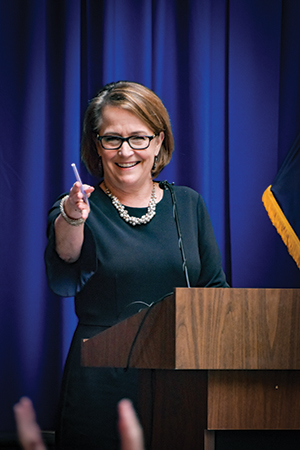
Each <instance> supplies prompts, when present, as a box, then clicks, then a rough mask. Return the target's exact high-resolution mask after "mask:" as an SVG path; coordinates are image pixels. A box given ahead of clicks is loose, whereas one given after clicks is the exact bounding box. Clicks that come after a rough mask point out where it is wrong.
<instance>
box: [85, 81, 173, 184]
mask: <svg viewBox="0 0 300 450" xmlns="http://www.w3.org/2000/svg"><path fill="white" fill-rule="evenodd" d="M107 105H111V106H117V107H119V108H123V109H126V110H128V111H130V112H131V113H133V114H135V115H136V116H137V117H138V118H140V119H141V120H142V121H143V122H144V123H145V124H146V125H147V126H148V127H149V128H150V129H151V130H152V131H153V134H156V135H159V133H160V132H161V131H163V132H164V140H163V142H162V145H161V149H160V152H159V154H158V158H157V162H156V168H155V169H154V170H153V171H152V176H153V178H155V177H157V175H158V174H159V173H160V172H161V170H162V169H163V168H164V167H165V166H166V165H167V164H169V162H170V160H171V156H172V153H173V150H174V138H173V133H172V129H171V123H170V118H169V114H168V112H167V110H166V108H165V107H164V105H163V103H162V101H161V100H160V98H159V97H158V96H157V95H156V94H155V93H154V92H153V91H151V89H148V88H147V87H145V86H143V85H142V84H139V83H134V82H130V81H118V82H115V83H110V84H107V85H105V86H104V87H103V89H101V91H99V92H98V94H97V95H96V96H95V97H94V98H93V99H92V100H91V102H90V103H89V106H88V108H87V110H86V113H85V116H84V120H83V133H82V141H81V158H82V160H83V162H84V164H85V166H86V168H87V169H88V171H89V172H90V173H91V174H92V175H94V176H96V177H100V178H101V177H102V176H103V169H102V165H101V164H99V155H98V152H97V137H96V136H97V134H98V132H99V130H100V127H101V119H102V111H103V108H104V107H105V106H107Z"/></svg>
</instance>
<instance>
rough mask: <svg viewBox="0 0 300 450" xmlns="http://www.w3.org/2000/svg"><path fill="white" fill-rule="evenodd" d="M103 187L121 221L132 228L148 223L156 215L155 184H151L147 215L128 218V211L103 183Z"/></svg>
mask: <svg viewBox="0 0 300 450" xmlns="http://www.w3.org/2000/svg"><path fill="white" fill-rule="evenodd" d="M103 185H104V188H105V192H106V194H107V195H108V196H109V198H110V199H111V202H112V204H113V205H114V207H115V208H116V210H117V211H118V213H119V215H120V217H121V218H122V219H123V220H125V222H127V223H129V224H130V225H133V226H135V225H145V224H146V223H148V222H150V220H151V219H153V217H154V216H155V214H156V201H155V199H156V197H155V183H154V182H153V188H152V194H151V198H150V202H149V205H148V210H147V213H146V214H144V215H143V216H142V217H134V216H130V215H129V214H128V211H127V210H126V209H125V206H124V205H122V203H121V202H120V200H119V199H118V198H117V197H116V196H115V195H113V194H112V193H111V192H110V190H109V189H108V187H107V186H106V184H105V183H104V182H103Z"/></svg>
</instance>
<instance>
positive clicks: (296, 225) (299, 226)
mask: <svg viewBox="0 0 300 450" xmlns="http://www.w3.org/2000/svg"><path fill="white" fill-rule="evenodd" d="M262 201H263V204H264V207H265V209H266V210H267V213H268V215H269V217H270V220H271V222H272V224H273V225H274V227H275V228H276V230H277V232H278V233H279V234H280V236H281V238H282V240H283V242H284V243H285V245H286V247H287V249H288V252H289V253H290V255H291V256H292V258H293V259H294V261H295V262H296V264H297V266H298V268H299V269H300V134H299V135H298V137H297V139H296V140H295V142H294V144H293V146H292V148H291V149H290V151H289V152H288V154H287V156H286V158H285V160H284V161H283V164H282V166H281V168H280V169H279V171H278V173H277V175H276V177H275V180H274V182H273V184H272V185H270V186H269V187H268V188H267V189H266V190H265V192H264V193H263V196H262Z"/></svg>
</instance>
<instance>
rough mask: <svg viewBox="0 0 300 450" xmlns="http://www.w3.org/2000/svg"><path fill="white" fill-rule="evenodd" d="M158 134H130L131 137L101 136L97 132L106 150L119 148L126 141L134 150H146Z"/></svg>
mask: <svg viewBox="0 0 300 450" xmlns="http://www.w3.org/2000/svg"><path fill="white" fill-rule="evenodd" d="M155 136H156V134H153V135H152V136H139V135H137V136H129V137H126V138H125V137H121V136H110V135H107V136H99V134H97V139H98V141H100V142H101V145H102V147H103V148H104V149H105V150H119V148H121V147H122V145H123V143H124V142H127V144H129V146H130V147H131V148H132V149H133V150H145V149H146V148H148V147H149V145H150V142H151V141H152V139H154V138H155Z"/></svg>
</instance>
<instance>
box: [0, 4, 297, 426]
mask: <svg viewBox="0 0 300 450" xmlns="http://www.w3.org/2000/svg"><path fill="white" fill-rule="evenodd" d="M299 22H300V3H299V1H298V0H282V1H280V0H264V1H261V0H185V1H182V0H102V1H100V0H98V1H96V0H95V1H93V0H90V1H89V0H9V1H6V0H0V49H1V53H0V55H1V71H0V90H1V103H0V114H1V116H0V119H1V120H0V127H1V140H0V146H1V153H0V158H1V160H0V161H1V165H0V175H1V177H0V183H1V184H0V186H1V189H0V192H1V204H2V207H1V234H0V236H1V238H0V239H1V242H0V251H1V271H0V280H1V284H0V287H1V289H0V295H1V302H0V305H1V310H0V320H1V326H0V338H1V352H0V359H1V361H0V399H1V402H0V431H2V432H5V431H10V430H13V429H14V421H13V416H12V405H13V404H14V402H16V401H17V400H18V398H19V397H20V396H21V395H29V396H30V397H31V398H32V399H33V401H34V404H35V407H36V409H37V413H38V417H39V421H40V424H41V426H42V427H43V428H45V429H49V428H52V427H53V418H54V413H55V406H56V402H57V398H58V391H59V384H60V377H61V371H62V366H63V363H64V360H65V357H66V352H67V349H68V346H69V342H70V338H71V334H72V331H73V330H74V327H75V325H76V318H75V315H74V311H73V301H72V299H61V298H58V297H57V296H55V295H54V294H53V293H51V292H50V290H49V288H48V286H47V281H46V277H45V269H44V262H43V252H44V248H45V245H46V218H47V211H48V209H49V208H50V206H51V204H52V203H53V201H54V200H55V198H56V197H57V196H58V195H59V194H60V193H61V192H63V191H66V190H68V189H69V188H70V186H71V185H72V183H73V181H74V179H73V173H72V170H71V163H72V162H75V163H77V165H78V166H80V172H81V176H82V178H83V179H84V181H85V182H89V183H94V182H95V181H96V180H93V179H92V177H91V176H90V175H89V174H87V172H86V170H85V168H84V167H83V166H82V165H81V164H80V155H79V146H80V135H81V122H82V118H83V114H84V110H85V108H86V106H87V103H88V101H89V99H90V98H92V97H93V96H94V95H95V94H96V92H97V90H98V89H99V88H100V87H101V86H102V85H103V84H105V83H107V82H110V81H116V80H119V79H128V80H132V81H137V82H140V83H143V84H145V85H147V86H148V87H150V88H152V89H153V90H154V91H155V92H156V93H157V94H158V95H159V96H160V97H161V99H162V100H163V102H164V104H165V105H166V107H167V109H168V111H169V114H170V117H171V122H172V126H173V131H174V136H175V142H176V146H175V152H174V156H173V158H172V161H171V163H170V165H169V166H168V167H167V168H165V169H164V171H163V173H162V174H161V175H160V177H159V179H168V181H170V182H173V181H174V182H175V183H176V184H181V185H188V186H190V187H192V188H194V189H195V190H197V191H198V192H200V193H201V194H202V195H203V197H204V199H205V202H206V204H207V207H208V210H209V212H210V215H211V218H212V222H213V225H214V229H215V233H216V238H217V241H218V244H219V246H220V249H221V252H222V257H223V263H224V269H225V271H226V274H227V277H228V280H229V281H230V283H231V284H232V286H233V287H257V288H259V287H275V288H277V287H278V288H282V287H298V288H299V287H300V272H299V270H298V268H297V267H296V264H295V263H294V261H293V260H292V258H291V257H290V255H289V254H288V252H287V250H286V247H285V246H284V244H283V242H282V241H281V238H280V237H279V235H278V234H277V232H276V230H275V229H274V227H273V226H272V225H271V222H270V220H269V218H268V216H267V213H266V211H265V210H264V207H263V204H262V201H261V196H262V193H263V192H264V190H265V189H266V187H267V186H269V185H270V184H271V183H272V182H273V180H274V178H275V175H276V173H277V171H278V169H279V168H280V165H281V163H282V161H283V159H284V157H285V155H286V154H287V153H288V151H289V148H290V147H291V145H292V143H293V141H294V139H295V137H296V136H297V135H298V133H299V132H300V34H299Z"/></svg>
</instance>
